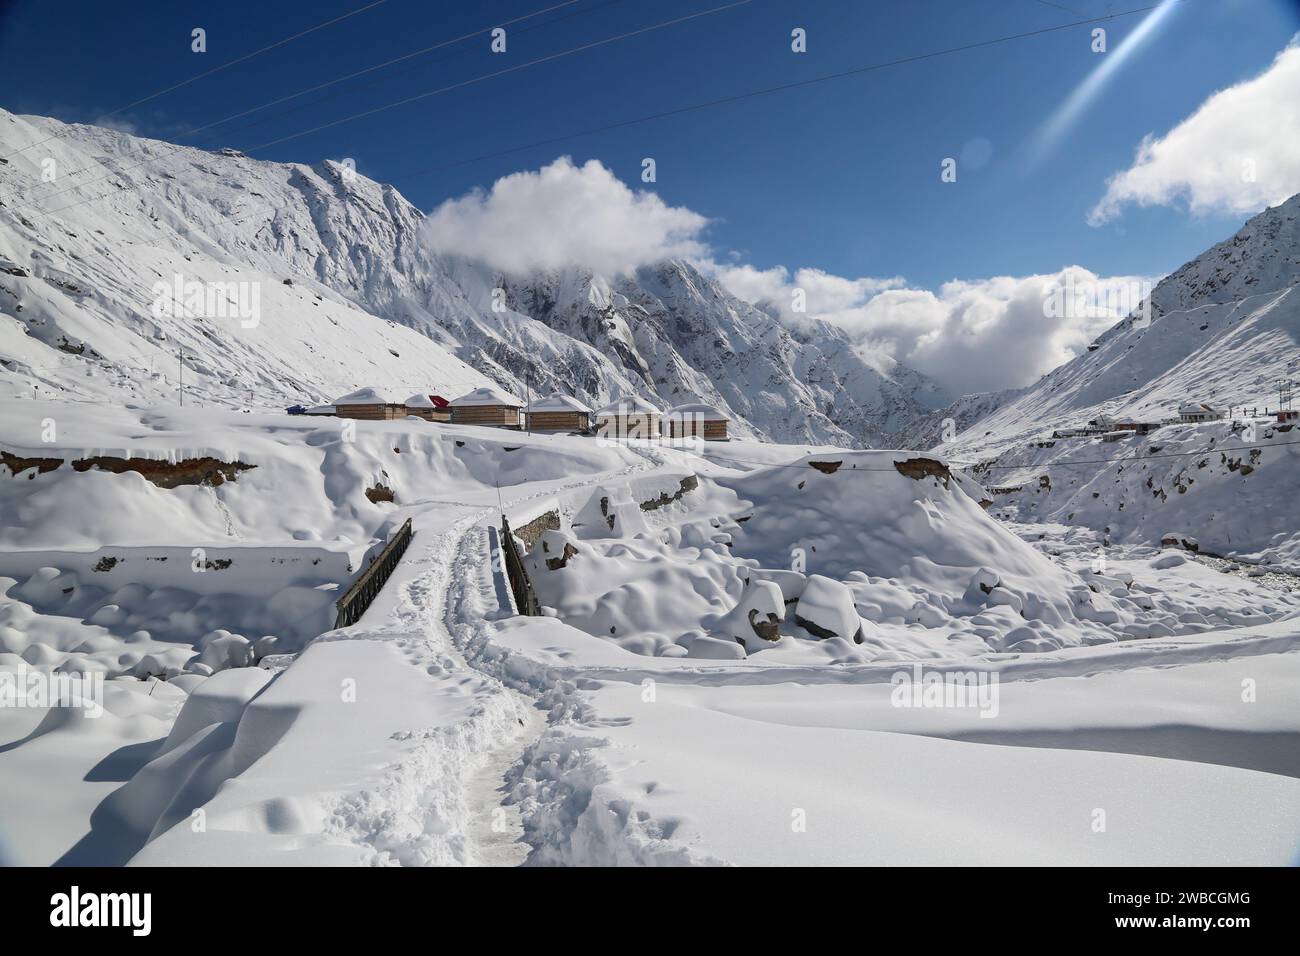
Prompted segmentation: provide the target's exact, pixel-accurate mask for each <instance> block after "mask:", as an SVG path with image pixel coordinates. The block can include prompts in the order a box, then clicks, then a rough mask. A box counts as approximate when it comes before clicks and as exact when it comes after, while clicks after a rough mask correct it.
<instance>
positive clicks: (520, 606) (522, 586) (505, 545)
mask: <svg viewBox="0 0 1300 956" xmlns="http://www.w3.org/2000/svg"><path fill="white" fill-rule="evenodd" d="M501 551H502V554H503V555H504V556H505V565H506V577H507V578H509V579H510V591H511V593H512V594H513V595H514V597H515V609H516V610H517V611H518V612H519V613H520V614H523V615H525V616H526V617H540V616H541V614H542V608H541V605H540V604H538V603H537V594H536V592H535V591H533V582H532V581H530V580H528V571H527V569H526V568H525V567H524V562H523V561H521V560H520V559H519V548H518V547H517V546H516V545H515V537H514V534H513V533H512V532H511V531H510V522H509V520H507V518H506V516H505V515H502V516H501Z"/></svg>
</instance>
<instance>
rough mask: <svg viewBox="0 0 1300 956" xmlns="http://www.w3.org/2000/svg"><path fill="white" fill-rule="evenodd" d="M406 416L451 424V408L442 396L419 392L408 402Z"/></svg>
mask: <svg viewBox="0 0 1300 956" xmlns="http://www.w3.org/2000/svg"><path fill="white" fill-rule="evenodd" d="M406 414H407V415H414V416H415V417H416V418H423V419H424V420H425V421H426V422H449V421H451V406H450V405H449V404H448V402H447V400H446V399H445V398H442V397H441V396H438V395H422V394H420V393H418V392H417V393H416V394H414V395H412V396H411V397H410V398H408V399H407V400H406Z"/></svg>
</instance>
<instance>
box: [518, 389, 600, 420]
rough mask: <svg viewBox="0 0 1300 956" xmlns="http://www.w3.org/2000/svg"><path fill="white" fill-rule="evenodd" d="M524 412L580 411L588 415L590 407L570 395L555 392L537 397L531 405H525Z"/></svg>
mask: <svg viewBox="0 0 1300 956" xmlns="http://www.w3.org/2000/svg"><path fill="white" fill-rule="evenodd" d="M524 411H526V412H580V413H582V414H586V415H590V414H591V409H590V408H588V407H587V406H586V405H584V404H582V402H580V401H578V400H577V399H576V398H574V397H573V396H572V395H561V394H560V393H559V392H556V393H555V394H554V395H547V396H546V397H545V398H539V399H537V401H535V402H533V403H532V404H531V405H529V406H527V407H526V408H525V409H524Z"/></svg>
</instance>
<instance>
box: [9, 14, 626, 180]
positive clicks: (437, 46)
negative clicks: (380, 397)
mask: <svg viewBox="0 0 1300 956" xmlns="http://www.w3.org/2000/svg"><path fill="white" fill-rule="evenodd" d="M580 2H581V0H564V2H562V3H556V4H552V5H551V6H548V7H544V8H542V9H540V10H535V11H533V12H532V13H526V14H523V15H522V16H518V17H515V18H514V19H511V20H505V21H493V22H492V23H491V24H489V26H486V27H482V28H480V29H478V30H475V31H473V32H471V33H463V34H461V35H460V36H458V37H453V38H452V39H450V40H443V41H442V42H440V43H435V44H433V45H432V46H427V47H424V48H423V49H419V50H414V51H412V52H410V53H405V54H403V55H402V56H398V57H394V58H392V59H390V60H386V61H384V62H383V63H376V64H375V65H373V66H368V67H366V68H364V69H361V70H356V71H354V72H352V73H348V74H345V75H343V76H339V77H335V78H334V79H332V80H326V81H325V82H324V83H318V84H316V85H315V86H310V87H307V88H306V89H302V90H299V91H298V92H297V93H290V94H289V95H288V96H281V97H279V98H278V99H274V100H270V101H268V102H266V103H263V104H262V105H261V106H254V107H252V108H251V109H246V110H242V111H241V112H238V113H232V114H231V115H229V116H226V117H224V118H222V119H219V120H214V121H212V122H211V123H206V124H204V125H203V126H193V127H190V128H189V129H187V130H182V131H181V132H179V133H177V134H176V136H177V137H178V138H179V137H182V136H193V135H194V134H195V133H201V132H203V131H204V130H209V129H212V128H213V127H215V126H221V125H223V124H225V123H229V122H230V121H231V120H236V119H241V118H243V117H245V116H250V115H252V114H253V113H258V112H261V111H262V110H265V109H269V108H270V107H272V106H278V105H280V104H281V103H287V102H288V101H290V100H293V99H297V98H298V97H301V96H306V95H308V94H309V93H315V92H318V91H320V90H323V89H326V88H328V87H330V86H335V85H337V84H339V83H344V82H347V81H348V80H351V79H355V78H356V77H359V76H364V75H365V74H367V73H374V72H376V71H378V70H382V69H384V68H385V67H388V66H392V65H393V64H396V63H401V62H402V61H404V60H410V59H414V58H415V57H418V56H423V55H424V54H426V53H432V52H433V51H434V50H440V49H442V48H444V47H448V46H453V45H454V44H456V43H460V42H463V41H464V40H468V39H470V38H472V37H475V36H478V35H480V34H481V33H483V32H484V31H485V30H487V29H489V28H490V27H492V26H500V27H507V26H512V25H513V24H516V23H521V22H523V21H524V20H530V19H532V18H534V17H539V16H542V15H543V14H546V13H551V12H553V11H555V10H559V9H562V8H563V7H568V6H572V5H574V4H575V3H580ZM621 2H622V0H607V2H606V3H602V4H598V5H597V6H594V7H589V8H586V9H583V10H579V11H575V12H574V13H570V14H568V16H565V17H560V18H558V19H556V20H552V21H548V22H547V23H542V24H538V25H537V26H549V25H550V24H552V23H559V22H561V21H563V20H567V19H569V18H570V17H575V16H580V15H582V14H586V13H594V12H595V11H597V10H600V9H602V8H603V7H607V6H610V5H611V4H612V3H621ZM537 26H534V27H528V28H525V29H524V30H520V31H518V32H519V33H525V32H528V30H533V29H537ZM344 92H345V91H344ZM337 95H339V94H338V93H334V94H331V96H327V97H322V98H320V99H318V100H315V101H314V102H312V103H304V104H299V105H298V106H295V107H293V108H292V109H289V110H286V111H284V112H283V113H281V114H279V115H280V116H287V115H288V114H289V113H292V112H294V111H296V110H299V109H303V108H305V107H307V106H315V105H318V104H320V103H323V102H325V100H327V99H331V98H332V97H333V96H337ZM264 122H266V120H265V119H264V120H258V121H257V122H254V123H250V124H247V125H245V126H243V127H240V128H239V129H251V128H252V127H253V126H257V125H259V124H260V123H264ZM238 131H239V130H238V129H237V130H235V131H234V132H238ZM59 135H63V134H59ZM41 142H45V140H41ZM31 145H32V146H35V145H37V144H36V143H33V144H31ZM29 148H31V147H30V146H24V147H23V149H29ZM195 148H203V147H194V146H185V145H182V144H175V145H172V146H170V147H168V148H166V149H165V150H163V151H162V152H161V153H160V155H158V156H151V157H149V158H148V159H144V160H141V161H140V162H138V163H134V164H132V165H130V166H124V167H121V168H119V169H109V167H108V166H105V165H104V163H102V162H100V161H98V160H96V161H95V165H93V166H85V167H83V168H81V169H77V170H73V171H72V172H69V173H65V174H64V177H65V178H70V177H73V176H80V175H82V174H83V173H87V172H91V171H92V170H95V169H108V170H109V173H108V176H104V177H100V179H106V178H108V177H109V176H114V175H119V174H121V173H124V172H127V171H129V170H132V169H138V168H139V167H141V166H148V165H152V164H154V163H156V162H160V161H162V160H164V159H167V158H169V157H170V156H172V155H174V154H175V153H176V152H178V151H180V150H182V149H195ZM209 148H215V145H214V144H210V145H209ZM18 152H22V150H18ZM99 181H100V180H99V179H92V180H87V181H86V182H84V183H80V184H77V185H73V186H69V187H66V188H64V189H60V190H57V191H54V192H49V193H46V194H45V195H44V196H39V197H36V198H35V199H33V200H31V201H32V202H33V203H36V202H44V201H45V200H46V199H52V198H53V197H55V196H59V195H62V194H63V193H65V192H69V191H71V190H72V189H77V188H79V187H80V186H87V185H89V184H90V183H93V182H99ZM18 194H19V191H18V190H14V191H13V192H12V193H8V194H6V195H4V196H0V199H8V198H10V197H12V196H17V195H18Z"/></svg>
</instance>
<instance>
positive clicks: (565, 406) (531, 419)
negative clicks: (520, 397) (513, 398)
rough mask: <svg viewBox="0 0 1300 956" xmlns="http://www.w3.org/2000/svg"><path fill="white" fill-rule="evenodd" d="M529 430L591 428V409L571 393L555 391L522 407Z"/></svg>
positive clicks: (576, 429) (546, 430) (553, 430)
mask: <svg viewBox="0 0 1300 956" xmlns="http://www.w3.org/2000/svg"><path fill="white" fill-rule="evenodd" d="M524 424H525V426H526V427H527V428H528V430H529V431H530V432H585V431H590V430H591V409H590V408H588V407H587V406H586V405H584V404H582V402H580V401H578V400H577V399H576V398H574V397H573V396H572V395H561V394H560V393H558V392H556V393H555V394H554V395H548V396H546V397H545V398H539V399H538V400H537V401H535V402H533V403H532V404H531V405H529V406H527V407H526V408H525V409H524Z"/></svg>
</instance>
